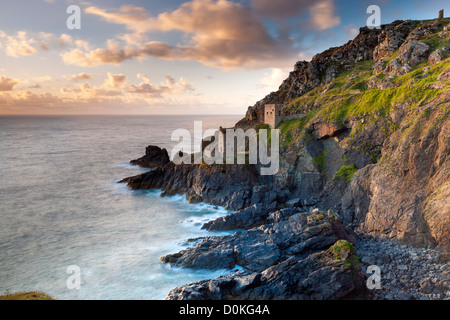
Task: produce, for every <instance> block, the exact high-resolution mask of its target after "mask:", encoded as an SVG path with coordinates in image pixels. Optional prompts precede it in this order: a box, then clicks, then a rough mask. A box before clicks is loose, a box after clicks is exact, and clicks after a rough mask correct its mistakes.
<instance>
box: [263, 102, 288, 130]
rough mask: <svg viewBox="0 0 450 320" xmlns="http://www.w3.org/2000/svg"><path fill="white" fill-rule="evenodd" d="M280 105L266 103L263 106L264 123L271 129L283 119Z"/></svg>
mask: <svg viewBox="0 0 450 320" xmlns="http://www.w3.org/2000/svg"><path fill="white" fill-rule="evenodd" d="M281 107H282V105H281V104H266V105H265V106H264V123H266V124H268V125H269V126H270V128H271V129H275V128H276V126H277V125H278V124H279V123H280V122H281V121H282V119H283V117H282V116H281Z"/></svg>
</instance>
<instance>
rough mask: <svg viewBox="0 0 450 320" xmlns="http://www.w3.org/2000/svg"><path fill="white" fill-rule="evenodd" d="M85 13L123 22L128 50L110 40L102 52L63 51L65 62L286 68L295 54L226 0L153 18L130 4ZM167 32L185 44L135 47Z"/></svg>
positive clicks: (283, 39) (289, 43)
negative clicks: (164, 62)
mask: <svg viewBox="0 0 450 320" xmlns="http://www.w3.org/2000/svg"><path fill="white" fill-rule="evenodd" d="M85 12H86V13H89V14H94V15H97V16H100V17H102V18H103V19H105V20H106V21H108V22H110V23H115V24H122V25H124V26H125V27H126V28H127V29H129V30H131V31H133V32H134V34H132V35H130V36H129V37H128V38H127V37H126V36H121V38H122V39H126V42H127V44H128V45H129V46H125V47H120V46H119V44H118V43H117V42H116V41H114V40H109V41H108V42H107V46H106V48H105V49H95V50H82V49H80V48H77V49H74V50H72V51H70V52H67V53H65V54H64V55H63V59H64V61H65V62H66V63H68V64H75V65H81V66H95V65H100V64H120V63H122V62H123V61H125V60H128V59H143V58H146V57H156V58H161V59H166V60H195V61H198V62H200V63H202V64H204V65H207V66H211V67H217V68H223V69H232V68H247V69H255V68H263V67H268V66H269V67H270V66H271V67H274V66H281V65H283V66H288V65H289V66H290V65H292V64H293V63H294V62H295V55H296V53H297V51H298V50H297V48H296V47H295V46H294V42H293V40H292V39H290V38H289V37H288V36H287V35H286V34H283V35H282V36H273V35H271V34H270V33H269V32H268V30H267V29H266V27H265V26H264V24H263V21H262V20H261V19H260V17H258V16H257V15H255V14H254V11H252V9H251V8H249V7H246V6H243V5H241V4H239V3H235V2H233V1H228V0H217V1H213V0H192V1H189V2H186V3H183V4H182V5H180V6H179V7H178V8H177V9H176V10H173V11H171V12H164V13H161V14H159V15H157V16H151V15H150V14H149V13H148V12H147V11H146V10H145V9H143V8H140V7H135V6H123V7H121V8H120V9H119V10H118V11H117V10H116V11H114V12H108V11H106V10H104V9H101V8H98V7H94V6H91V7H88V8H86V9H85ZM169 31H178V32H182V33H183V34H184V35H185V37H184V38H183V39H184V40H185V41H183V42H180V43H177V44H168V43H165V42H157V41H151V42H146V43H142V44H140V43H139V39H140V40H142V39H145V36H143V34H144V33H150V32H169ZM131 44H133V46H130V45H131Z"/></svg>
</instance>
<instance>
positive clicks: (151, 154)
mask: <svg viewBox="0 0 450 320" xmlns="http://www.w3.org/2000/svg"><path fill="white" fill-rule="evenodd" d="M169 162H170V158H169V154H168V153H167V150H166V149H161V148H160V147H158V146H148V147H147V148H146V149H145V155H144V156H143V157H141V158H139V159H136V160H131V161H130V163H131V164H133V165H135V166H140V167H143V168H150V169H152V168H157V167H160V166H164V165H165V164H167V163H169Z"/></svg>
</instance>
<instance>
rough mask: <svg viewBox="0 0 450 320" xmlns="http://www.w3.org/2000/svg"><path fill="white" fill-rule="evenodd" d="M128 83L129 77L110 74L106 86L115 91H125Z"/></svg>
mask: <svg viewBox="0 0 450 320" xmlns="http://www.w3.org/2000/svg"><path fill="white" fill-rule="evenodd" d="M126 82H127V76H125V75H123V74H112V73H111V72H108V79H107V80H106V81H105V86H106V87H109V88H113V89H123V88H124V87H125V84H126Z"/></svg>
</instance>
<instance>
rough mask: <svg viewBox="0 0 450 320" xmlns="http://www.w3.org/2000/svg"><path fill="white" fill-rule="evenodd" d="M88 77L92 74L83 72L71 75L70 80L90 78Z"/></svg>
mask: <svg viewBox="0 0 450 320" xmlns="http://www.w3.org/2000/svg"><path fill="white" fill-rule="evenodd" d="M90 79H92V75H91V74H88V73H84V72H82V73H79V74H74V75H72V80H74V81H78V80H90Z"/></svg>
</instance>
